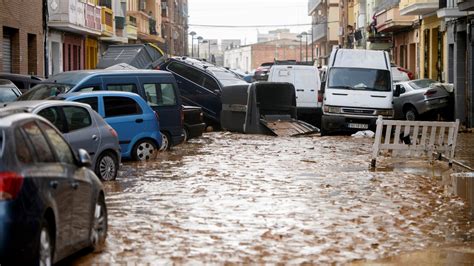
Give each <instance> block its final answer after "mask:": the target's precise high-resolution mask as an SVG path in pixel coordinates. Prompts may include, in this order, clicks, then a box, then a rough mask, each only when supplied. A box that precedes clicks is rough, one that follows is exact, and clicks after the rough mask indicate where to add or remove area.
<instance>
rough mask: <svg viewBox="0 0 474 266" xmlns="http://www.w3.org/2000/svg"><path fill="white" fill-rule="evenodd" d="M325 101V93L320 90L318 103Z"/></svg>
mask: <svg viewBox="0 0 474 266" xmlns="http://www.w3.org/2000/svg"><path fill="white" fill-rule="evenodd" d="M322 102H323V93H322V92H321V91H318V103H322Z"/></svg>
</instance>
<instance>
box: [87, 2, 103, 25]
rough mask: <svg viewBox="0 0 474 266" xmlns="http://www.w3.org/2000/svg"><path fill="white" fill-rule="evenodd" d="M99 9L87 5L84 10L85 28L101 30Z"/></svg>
mask: <svg viewBox="0 0 474 266" xmlns="http://www.w3.org/2000/svg"><path fill="white" fill-rule="evenodd" d="M101 15H102V14H101V8H100V7H98V6H96V5H93V4H90V3H87V4H86V9H85V17H86V27H88V28H90V29H93V30H96V31H101V30H102V19H101Z"/></svg>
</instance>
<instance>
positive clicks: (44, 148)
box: [22, 122, 56, 163]
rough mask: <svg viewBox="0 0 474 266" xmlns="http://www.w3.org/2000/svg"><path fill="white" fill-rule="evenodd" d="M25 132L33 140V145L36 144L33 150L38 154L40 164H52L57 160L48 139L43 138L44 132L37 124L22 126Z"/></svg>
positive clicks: (30, 123) (31, 123)
mask: <svg viewBox="0 0 474 266" xmlns="http://www.w3.org/2000/svg"><path fill="white" fill-rule="evenodd" d="M22 128H23V129H24V130H25V133H26V135H27V136H28V138H29V139H30V140H31V143H34V144H35V145H33V148H34V149H35V152H36V158H38V162H41V163H52V162H55V161H56V160H55V159H54V155H53V152H52V151H51V148H50V147H49V145H48V142H47V141H46V138H45V137H44V136H43V132H41V129H40V128H39V127H38V125H36V123H35V122H29V123H26V124H24V125H23V126H22Z"/></svg>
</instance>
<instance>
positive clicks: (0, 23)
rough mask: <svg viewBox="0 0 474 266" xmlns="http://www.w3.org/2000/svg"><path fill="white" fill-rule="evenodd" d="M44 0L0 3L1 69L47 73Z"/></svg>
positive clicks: (25, 72)
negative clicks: (23, 3) (45, 66)
mask: <svg viewBox="0 0 474 266" xmlns="http://www.w3.org/2000/svg"><path fill="white" fill-rule="evenodd" d="M44 4H45V2H44V1H31V3H28V4H27V5H19V4H18V2H17V1H2V3H1V4H0V38H1V40H2V43H1V45H0V62H1V63H0V72H9V73H18V74H34V75H40V76H43V75H44V61H43V60H44V30H45V29H44V28H43V14H44V12H43V8H44V6H43V5H44Z"/></svg>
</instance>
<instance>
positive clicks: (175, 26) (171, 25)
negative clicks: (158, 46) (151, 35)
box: [161, 0, 188, 55]
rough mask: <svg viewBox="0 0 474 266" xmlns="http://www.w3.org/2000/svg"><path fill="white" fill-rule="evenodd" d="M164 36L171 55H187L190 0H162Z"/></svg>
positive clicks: (167, 49)
mask: <svg viewBox="0 0 474 266" xmlns="http://www.w3.org/2000/svg"><path fill="white" fill-rule="evenodd" d="M161 16H162V21H163V26H162V36H163V38H164V39H165V42H166V44H167V46H166V51H167V53H168V54H170V55H186V54H187V53H186V51H187V47H188V37H187V36H188V1H187V0H161Z"/></svg>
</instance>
